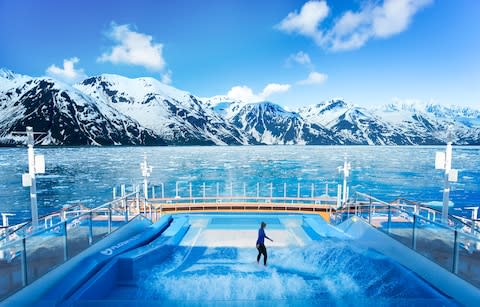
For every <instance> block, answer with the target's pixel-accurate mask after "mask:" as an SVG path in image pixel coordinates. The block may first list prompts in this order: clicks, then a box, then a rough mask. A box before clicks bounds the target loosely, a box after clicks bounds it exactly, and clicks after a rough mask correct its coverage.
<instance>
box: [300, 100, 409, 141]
mask: <svg viewBox="0 0 480 307" xmlns="http://www.w3.org/2000/svg"><path fill="white" fill-rule="evenodd" d="M299 113H300V115H302V116H303V118H305V120H306V121H307V122H310V123H316V124H318V125H321V126H323V127H325V128H327V129H329V130H330V131H331V133H333V134H335V135H336V136H337V140H338V142H339V143H340V144H368V145H374V144H378V145H392V144H411V142H409V141H408V140H407V139H405V138H403V136H402V135H401V134H400V133H399V132H398V131H397V130H396V129H395V128H394V127H392V126H391V125H390V124H389V123H388V122H386V121H383V120H382V119H381V118H379V117H377V116H375V115H374V114H372V113H371V112H370V111H369V110H367V109H365V108H361V107H357V106H354V105H351V104H348V103H346V102H344V101H343V100H331V101H325V102H322V103H319V104H316V105H312V106H307V107H303V108H300V110H299Z"/></svg>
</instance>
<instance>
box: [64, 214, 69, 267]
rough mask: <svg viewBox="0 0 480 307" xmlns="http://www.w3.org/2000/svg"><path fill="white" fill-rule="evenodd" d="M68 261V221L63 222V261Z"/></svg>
mask: <svg viewBox="0 0 480 307" xmlns="http://www.w3.org/2000/svg"><path fill="white" fill-rule="evenodd" d="M67 260H68V234H67V221H63V261H67Z"/></svg>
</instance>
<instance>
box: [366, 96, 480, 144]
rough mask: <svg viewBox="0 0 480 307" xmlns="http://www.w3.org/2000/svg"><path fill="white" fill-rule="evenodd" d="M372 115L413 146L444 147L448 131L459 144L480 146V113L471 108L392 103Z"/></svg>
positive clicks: (376, 109) (374, 110) (377, 109)
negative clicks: (439, 145) (382, 120)
mask: <svg viewBox="0 0 480 307" xmlns="http://www.w3.org/2000/svg"><path fill="white" fill-rule="evenodd" d="M373 113H374V114H375V115H376V116H378V117H380V118H382V119H384V120H385V121H388V122H390V123H392V124H394V125H395V127H396V128H397V130H398V131H400V132H401V133H402V134H403V135H405V136H406V137H408V138H409V139H411V140H412V143H414V144H443V143H445V142H446V133H445V131H446V130H447V129H448V128H449V127H452V128H453V134H454V137H455V141H456V143H458V144H478V143H480V140H479V139H478V135H479V133H480V111H478V110H474V109H471V108H466V107H455V106H453V107H445V106H441V105H435V104H415V103H409V104H406V103H393V104H387V105H384V106H381V107H379V108H375V109H373Z"/></svg>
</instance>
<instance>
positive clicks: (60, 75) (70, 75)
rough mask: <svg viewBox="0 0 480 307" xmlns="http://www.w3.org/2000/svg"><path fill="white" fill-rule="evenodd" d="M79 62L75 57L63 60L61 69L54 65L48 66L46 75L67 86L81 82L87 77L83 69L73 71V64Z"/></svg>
mask: <svg viewBox="0 0 480 307" xmlns="http://www.w3.org/2000/svg"><path fill="white" fill-rule="evenodd" d="M79 61H80V60H79V59H78V58H76V57H73V58H71V59H65V60H63V68H60V67H58V66H56V65H50V67H48V68H47V70H46V74H47V75H49V76H51V77H53V78H55V79H58V80H60V81H63V82H65V83H69V84H73V83H75V82H79V81H82V80H84V79H86V78H87V75H86V74H85V72H84V71H83V69H75V64H76V63H78V62H79Z"/></svg>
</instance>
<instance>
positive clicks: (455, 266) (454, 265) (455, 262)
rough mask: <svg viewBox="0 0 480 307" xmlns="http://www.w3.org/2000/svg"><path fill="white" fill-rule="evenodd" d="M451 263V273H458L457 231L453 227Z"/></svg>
mask: <svg viewBox="0 0 480 307" xmlns="http://www.w3.org/2000/svg"><path fill="white" fill-rule="evenodd" d="M452 258H453V263H452V272H453V274H458V258H459V257H458V231H457V230H456V229H455V232H454V240H453V257H452Z"/></svg>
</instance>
